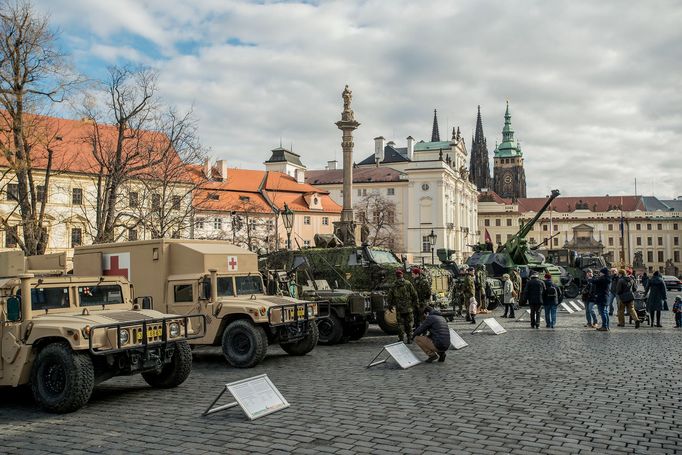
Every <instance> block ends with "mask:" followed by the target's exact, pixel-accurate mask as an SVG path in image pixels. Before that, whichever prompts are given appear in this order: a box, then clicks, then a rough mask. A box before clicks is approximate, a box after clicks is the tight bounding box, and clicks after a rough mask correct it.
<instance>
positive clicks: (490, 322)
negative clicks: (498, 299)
mask: <svg viewBox="0 0 682 455" xmlns="http://www.w3.org/2000/svg"><path fill="white" fill-rule="evenodd" d="M483 322H485V324H486V325H487V326H488V327H490V330H492V331H493V332H495V335H499V334H500V333H507V330H506V329H505V328H504V327H502V326H501V325H500V323H499V322H497V319H495V318H487V319H484V320H483Z"/></svg>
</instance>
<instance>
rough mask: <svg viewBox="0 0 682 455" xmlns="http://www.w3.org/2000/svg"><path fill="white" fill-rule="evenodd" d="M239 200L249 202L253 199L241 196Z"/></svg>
mask: <svg viewBox="0 0 682 455" xmlns="http://www.w3.org/2000/svg"><path fill="white" fill-rule="evenodd" d="M239 200H240V201H242V202H249V201H250V200H251V198H250V197H249V196H239Z"/></svg>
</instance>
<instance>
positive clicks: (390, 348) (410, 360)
mask: <svg viewBox="0 0 682 455" xmlns="http://www.w3.org/2000/svg"><path fill="white" fill-rule="evenodd" d="M384 349H386V352H388V353H389V354H390V356H391V357H393V359H394V360H395V361H396V362H398V365H400V367H401V368H403V369H405V368H410V367H413V366H415V365H417V364H419V363H421V360H419V359H418V358H417V356H416V355H414V353H413V352H412V351H410V348H408V347H407V345H405V343H403V342H402V341H399V342H397V343H393V344H387V345H386V346H384Z"/></svg>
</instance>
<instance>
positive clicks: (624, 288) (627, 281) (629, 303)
mask: <svg viewBox="0 0 682 455" xmlns="http://www.w3.org/2000/svg"><path fill="white" fill-rule="evenodd" d="M634 287H635V284H634V283H633V280H632V278H630V277H629V276H627V275H626V273H625V270H623V269H620V270H619V271H618V283H616V295H617V296H618V327H625V309H626V308H627V310H628V314H629V315H630V317H631V318H632V320H633V321H635V328H636V329H638V328H639V318H638V317H637V311H635V294H634V292H633V289H634Z"/></svg>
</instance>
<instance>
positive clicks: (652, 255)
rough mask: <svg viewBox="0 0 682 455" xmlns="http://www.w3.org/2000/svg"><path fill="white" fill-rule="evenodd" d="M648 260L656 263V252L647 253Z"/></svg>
mask: <svg viewBox="0 0 682 455" xmlns="http://www.w3.org/2000/svg"><path fill="white" fill-rule="evenodd" d="M646 260H647V262H654V252H653V251H647V252H646Z"/></svg>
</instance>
